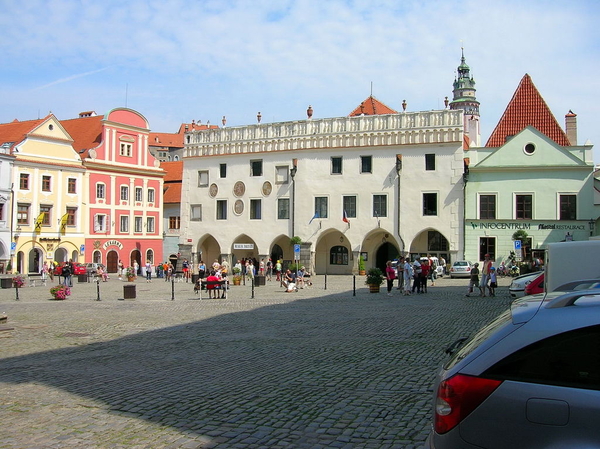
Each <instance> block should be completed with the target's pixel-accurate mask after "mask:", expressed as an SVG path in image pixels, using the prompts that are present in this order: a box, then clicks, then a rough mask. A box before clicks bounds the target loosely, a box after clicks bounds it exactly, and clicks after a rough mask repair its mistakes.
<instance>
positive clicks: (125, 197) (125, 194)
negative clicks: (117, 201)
mask: <svg viewBox="0 0 600 449" xmlns="http://www.w3.org/2000/svg"><path fill="white" fill-rule="evenodd" d="M128 199H129V187H127V186H121V201H127V200H128Z"/></svg>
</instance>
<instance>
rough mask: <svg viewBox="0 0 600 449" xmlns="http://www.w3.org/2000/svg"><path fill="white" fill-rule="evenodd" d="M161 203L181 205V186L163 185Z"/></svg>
mask: <svg viewBox="0 0 600 449" xmlns="http://www.w3.org/2000/svg"><path fill="white" fill-rule="evenodd" d="M163 203H164V204H177V203H181V184H180V183H179V184H165V185H164V187H163Z"/></svg>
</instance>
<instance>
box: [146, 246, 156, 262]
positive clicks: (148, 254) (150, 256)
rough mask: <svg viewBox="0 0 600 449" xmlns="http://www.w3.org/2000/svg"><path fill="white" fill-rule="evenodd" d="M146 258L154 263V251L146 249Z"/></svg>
mask: <svg viewBox="0 0 600 449" xmlns="http://www.w3.org/2000/svg"><path fill="white" fill-rule="evenodd" d="M146 260H149V261H150V263H154V251H152V250H151V249H149V250H148V251H146Z"/></svg>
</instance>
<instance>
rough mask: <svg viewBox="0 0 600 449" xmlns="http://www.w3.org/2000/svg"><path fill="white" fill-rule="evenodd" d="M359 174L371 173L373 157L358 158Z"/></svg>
mask: <svg viewBox="0 0 600 449" xmlns="http://www.w3.org/2000/svg"><path fill="white" fill-rule="evenodd" d="M360 172H361V173H373V156H361V157H360Z"/></svg>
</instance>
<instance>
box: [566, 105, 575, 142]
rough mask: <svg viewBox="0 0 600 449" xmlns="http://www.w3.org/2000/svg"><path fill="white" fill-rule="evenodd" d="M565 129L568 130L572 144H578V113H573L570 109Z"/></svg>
mask: <svg viewBox="0 0 600 449" xmlns="http://www.w3.org/2000/svg"><path fill="white" fill-rule="evenodd" d="M565 130H566V132H567V139H569V143H570V144H571V146H573V147H574V146H576V145H577V114H575V113H573V111H571V110H570V109H569V113H568V114H567V115H565Z"/></svg>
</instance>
